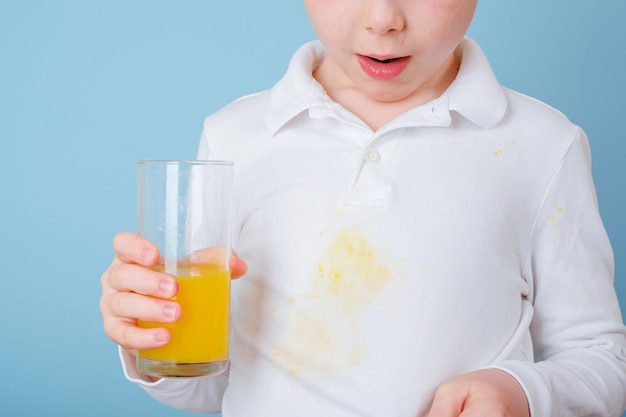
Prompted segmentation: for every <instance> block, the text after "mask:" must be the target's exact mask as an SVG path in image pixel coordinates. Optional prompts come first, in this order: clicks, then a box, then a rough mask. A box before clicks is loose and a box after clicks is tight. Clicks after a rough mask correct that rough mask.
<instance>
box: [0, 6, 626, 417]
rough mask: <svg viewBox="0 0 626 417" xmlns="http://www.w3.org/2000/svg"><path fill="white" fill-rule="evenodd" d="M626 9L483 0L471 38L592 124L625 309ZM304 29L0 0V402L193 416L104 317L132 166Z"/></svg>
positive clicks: (224, 17)
mask: <svg viewBox="0 0 626 417" xmlns="http://www.w3.org/2000/svg"><path fill="white" fill-rule="evenodd" d="M276 11H280V13H276ZM624 22H626V2H624V1H622V0H596V1H593V2H592V1H589V0H586V1H577V2H572V1H566V0H551V1H548V2H546V1H543V0H528V1H525V2H503V1H500V0H481V1H480V5H479V8H478V11H477V14H476V18H475V21H474V24H473V25H472V27H471V29H470V36H472V37H474V38H475V39H477V40H478V41H479V42H480V43H481V44H482V46H483V49H484V50H485V52H486V53H487V55H488V56H489V57H490V58H491V60H492V64H493V66H494V68H495V70H496V73H497V74H498V76H499V78H500V80H501V82H502V83H503V84H504V85H506V86H508V87H511V88H514V89H517V90H520V91H522V92H524V93H527V94H529V95H532V96H535V97H537V98H539V99H541V100H543V101H545V102H547V103H549V104H551V105H553V106H554V107H557V108H559V109H560V110H562V111H563V112H564V113H565V114H567V115H568V116H569V117H570V118H571V119H572V120H573V121H574V122H576V123H578V124H580V125H582V126H583V127H584V129H585V130H586V131H587V133H588V135H589V137H590V141H591V147H592V151H593V156H594V175H595V179H596V183H597V190H598V195H599V200H600V206H601V210H602V214H603V216H604V220H605V224H606V226H607V228H608V231H609V234H610V237H611V239H612V242H613V245H614V250H615V255H616V265H617V273H616V287H617V289H618V293H619V297H620V300H621V303H622V305H623V306H626V233H625V226H626V223H625V217H624V214H625V213H626V189H625V185H626V163H625V162H626V161H625V158H624V155H625V154H626V141H625V140H624V137H623V136H624V135H623V133H622V131H620V130H619V126H620V123H621V122H623V121H624V120H625V119H626V110H624V107H623V106H622V103H623V99H624V97H626V83H625V82H624V76H625V75H626V25H625V24H624ZM313 38H314V34H313V32H312V30H311V28H310V26H309V24H308V22H307V19H306V15H305V12H304V9H303V6H302V4H301V2H297V1H286V0H281V1H277V0H268V1H265V2H255V1H244V2H213V1H210V0H184V1H178V2H174V1H165V0H151V1H148V0H133V1H122V0H109V1H106V2H105V1H81V0H57V1H54V0H49V1H44V0H21V1H9V0H1V1H0V157H1V162H0V195H1V197H0V198H1V200H2V204H0V214H1V216H0V219H2V221H3V224H2V225H1V232H0V261H1V265H2V270H1V272H0V277H1V278H0V279H1V281H0V282H1V284H2V285H1V288H2V291H1V294H2V302H1V303H0V329H1V330H0V334H1V336H0V338H1V340H2V343H0V357H1V358H2V374H3V375H2V378H1V379H0V415H2V416H12V417H22V416H63V417H71V416H91V417H98V416H116V417H126V416H142V415H159V416H162V417H165V416H183V415H189V414H187V413H184V412H181V411H176V410H171V409H169V408H167V407H165V406H163V405H161V404H158V403H156V402H155V401H153V400H151V399H150V398H148V397H147V396H146V395H145V394H143V393H142V392H141V390H140V389H139V388H137V387H135V386H133V385H131V384H129V383H128V382H126V381H125V380H124V379H123V377H122V374H121V371H120V367H119V364H118V360H117V356H116V348H115V345H114V344H113V343H112V342H111V341H110V340H108V339H107V337H106V336H105V335H104V333H103V331H102V324H101V319H100V313H99V310H98V301H99V296H100V282H99V281H100V275H101V273H102V272H103V271H104V269H105V268H106V267H107V265H108V263H109V261H110V259H111V256H112V250H111V243H110V242H111V238H112V237H113V235H114V234H115V233H116V232H117V231H120V230H123V229H128V230H134V229H135V210H136V200H135V190H136V188H135V187H136V185H135V184H136V182H135V177H136V168H135V162H136V160H137V159H141V158H172V159H173V158H193V157H194V155H195V151H196V146H197V141H198V138H199V135H200V129H201V126H202V121H203V118H204V116H206V115H207V114H209V113H211V112H213V111H215V110H216V109H218V108H219V107H221V106H223V105H225V104H226V103H228V102H230V101H231V100H233V99H235V98H236V97H238V96H241V95H243V94H247V93H251V92H254V91H258V90H261V89H265V88H268V87H270V86H271V85H272V84H273V83H274V82H275V81H276V80H277V79H278V78H279V77H280V76H281V75H282V73H283V71H284V69H285V66H286V65H287V62H288V59H289V57H290V55H291V53H292V52H293V51H294V50H295V49H296V48H297V47H298V46H299V45H300V44H301V43H303V42H305V41H308V40H311V39H313Z"/></svg>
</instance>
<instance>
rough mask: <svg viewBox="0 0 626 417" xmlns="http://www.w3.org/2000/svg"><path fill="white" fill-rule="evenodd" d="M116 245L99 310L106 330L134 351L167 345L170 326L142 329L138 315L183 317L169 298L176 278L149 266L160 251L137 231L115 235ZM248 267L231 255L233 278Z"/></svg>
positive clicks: (152, 318)
mask: <svg viewBox="0 0 626 417" xmlns="http://www.w3.org/2000/svg"><path fill="white" fill-rule="evenodd" d="M113 249H114V251H115V257H114V258H113V262H111V265H110V266H109V268H108V269H107V270H106V271H105V272H104V274H102V297H101V298H100V311H101V312H102V319H103V321H104V331H105V333H106V334H107V335H108V336H109V337H110V338H111V339H112V340H113V341H114V342H116V343H118V344H119V345H120V346H122V347H123V348H124V349H126V350H128V351H129V352H131V353H135V351H136V350H137V349H153V348H157V347H160V346H163V345H165V344H166V343H167V342H168V341H169V338H170V335H169V332H168V331H167V329H164V328H157V329H142V328H139V327H137V319H141V320H146V321H154V322H161V323H169V322H174V321H176V320H178V319H179V318H180V315H181V308H180V305H178V304H177V303H176V302H174V301H171V300H168V299H169V298H172V297H173V296H175V295H176V292H177V291H178V285H177V283H176V279H175V278H174V277H172V276H171V275H168V274H163V273H159V272H156V271H153V270H151V269H150V268H149V267H150V266H153V265H155V264H156V263H157V262H158V260H159V251H158V249H157V248H156V247H155V246H154V245H153V244H152V243H150V242H148V241H147V240H145V239H142V238H141V237H139V236H138V235H136V234H133V233H130V232H122V233H120V234H118V235H116V236H115V238H114V239H113ZM246 270H247V265H246V263H245V262H244V261H242V260H241V259H239V258H238V257H237V256H233V257H232V258H231V275H232V277H233V278H239V277H241V276H242V275H244V274H245V273H246Z"/></svg>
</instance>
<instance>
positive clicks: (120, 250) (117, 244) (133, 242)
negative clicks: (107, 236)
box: [113, 232, 159, 266]
mask: <svg viewBox="0 0 626 417" xmlns="http://www.w3.org/2000/svg"><path fill="white" fill-rule="evenodd" d="M113 250H114V251H115V257H116V258H117V259H119V260H120V261H122V262H125V263H136V264H139V265H144V266H152V265H154V264H156V263H157V261H158V260H159V250H158V249H157V247H156V246H155V245H154V244H152V243H151V242H149V241H147V240H146V239H143V238H142V237H140V236H139V235H137V234H135V233H131V232H122V233H118V234H117V235H115V237H114V238H113Z"/></svg>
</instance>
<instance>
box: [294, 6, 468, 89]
mask: <svg viewBox="0 0 626 417" xmlns="http://www.w3.org/2000/svg"><path fill="white" fill-rule="evenodd" d="M477 1H478V0H304V4H305V7H306V9H307V12H308V14H309V18H310V20H311V23H312V25H313V28H314V29H315V31H316V33H317V35H318V37H319V39H320V40H321V41H322V43H323V44H324V46H325V47H326V50H327V53H328V55H327V58H326V60H325V62H324V64H323V65H324V66H325V67H326V68H325V69H326V70H327V69H328V68H330V73H331V74H332V77H331V80H330V81H329V79H328V77H326V78H325V80H324V81H326V82H327V83H328V84H332V85H333V86H337V85H338V86H342V87H341V88H345V87H347V86H350V87H353V88H356V90H358V91H359V92H360V93H361V94H365V95H366V96H367V97H368V98H369V99H373V100H376V101H402V100H404V99H406V98H407V97H411V96H414V95H415V94H419V93H420V91H422V90H424V89H429V88H430V89H432V88H433V83H442V82H443V83H445V82H447V83H448V84H449V82H450V81H451V79H450V76H452V79H453V77H454V75H455V74H456V65H453V64H451V61H452V60H453V59H452V56H453V52H454V49H455V48H456V47H457V46H458V44H459V42H460V41H461V39H462V38H463V36H464V35H465V32H466V31H467V28H468V27H469V25H470V22H471V20H472V16H473V14H474V10H475V9H476V3H477ZM387 60H390V61H387ZM381 61H385V62H381ZM453 67H454V68H453ZM451 71H454V75H451V74H449V73H450V72H451ZM446 73H447V74H446ZM326 75H328V71H326ZM442 79H443V81H441V80H442ZM446 80H448V81H446ZM323 84H324V83H323ZM446 86H447V85H446ZM325 87H326V85H325ZM435 87H436V86H435Z"/></svg>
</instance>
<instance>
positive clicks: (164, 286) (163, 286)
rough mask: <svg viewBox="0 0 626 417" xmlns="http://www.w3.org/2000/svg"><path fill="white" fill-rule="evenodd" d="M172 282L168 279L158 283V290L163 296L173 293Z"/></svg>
mask: <svg viewBox="0 0 626 417" xmlns="http://www.w3.org/2000/svg"><path fill="white" fill-rule="evenodd" d="M174 285H175V284H174V282H172V281H171V280H168V279H164V280H162V281H161V282H160V283H159V289H160V290H161V292H163V294H165V295H170V294H172V293H173V292H174Z"/></svg>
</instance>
